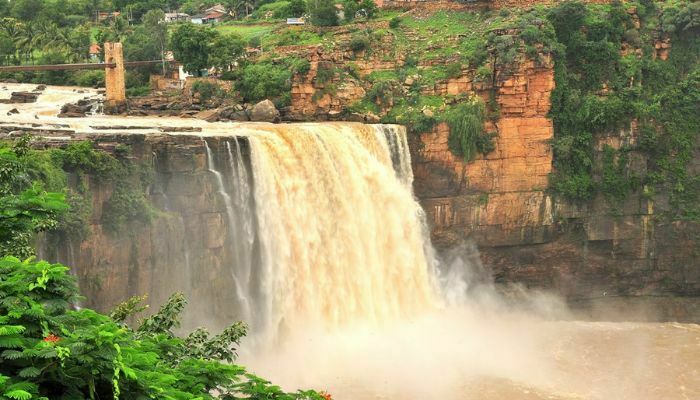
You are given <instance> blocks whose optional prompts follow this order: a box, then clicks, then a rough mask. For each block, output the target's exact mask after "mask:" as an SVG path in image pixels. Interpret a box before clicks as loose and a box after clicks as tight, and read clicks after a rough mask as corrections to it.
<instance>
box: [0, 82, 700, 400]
mask: <svg viewBox="0 0 700 400" xmlns="http://www.w3.org/2000/svg"><path fill="white" fill-rule="evenodd" d="M34 88H35V85H27V84H0V98H9V96H10V92H12V91H18V90H33V89H34ZM81 90H82V92H80V91H78V89H76V88H58V87H49V88H47V89H46V91H44V94H42V95H41V96H40V101H39V103H34V104H0V115H1V116H2V118H0V124H41V125H51V124H54V125H56V126H58V125H61V126H62V127H63V128H64V129H70V130H73V131H76V132H95V131H96V130H94V129H92V128H91V126H96V125H100V126H102V127H104V126H105V125H120V126H124V125H129V126H145V127H148V128H142V129H130V130H129V131H130V132H151V131H154V130H155V128H157V127H162V126H195V127H201V128H202V132H201V135H203V136H207V135H232V134H233V129H232V128H234V127H236V126H239V125H237V124H226V123H214V124H209V123H206V122H204V121H199V120H193V119H178V118H153V117H151V118H147V117H108V116H99V115H96V116H91V117H86V118H78V119H59V118H56V114H57V113H58V109H59V108H60V106H61V105H62V104H64V103H66V102H75V101H77V100H79V99H81V98H85V97H97V96H98V94H97V92H96V91H95V90H84V89H81ZM13 108H16V109H17V111H18V113H15V114H8V112H9V111H10V110H12V109H13ZM240 129H245V128H244V127H241V128H240ZM99 131H100V132H105V133H111V132H114V131H119V129H116V130H109V129H106V130H105V129H103V128H101V129H100V130H99ZM185 134H187V133H185ZM189 134H191V133H189ZM196 134H197V135H199V134H200V133H196ZM236 134H240V131H236ZM495 302H496V303H497V302H498V301H497V300H496V301H495ZM558 315H560V317H557V318H551V317H549V318H545V317H543V316H541V315H539V314H537V313H535V314H533V313H530V312H519V311H514V310H512V309H510V308H508V307H506V306H502V305H500V306H494V305H493V302H491V305H478V306H477V305H470V306H462V307H451V308H449V307H448V308H445V309H440V310H437V311H433V312H428V313H427V314H425V315H423V316H419V317H415V318H413V319H409V320H403V321H400V322H394V323H390V322H387V323H386V324H384V325H383V326H381V327H379V328H377V327H376V326H374V327H363V326H355V327H353V328H352V329H345V330H342V331H340V332H336V333H328V332H326V331H325V330H323V329H321V328H318V329H316V328H314V326H313V325H312V324H309V325H308V326H307V327H305V328H304V329H301V330H299V331H296V332H292V333H291V334H290V335H289V336H288V337H286V338H285V339H284V340H280V341H278V342H276V343H274V345H267V346H257V345H255V344H254V343H251V342H254V339H249V341H248V342H247V343H244V344H243V348H242V350H241V360H240V361H241V363H242V364H244V365H247V366H249V368H250V369H251V370H252V371H253V372H255V373H258V374H260V375H262V376H265V377H266V378H269V379H271V380H272V381H274V382H276V383H279V384H281V385H282V386H283V387H284V388H286V389H294V388H300V387H301V388H314V389H317V390H327V391H328V392H329V393H331V394H332V395H333V398H334V399H336V400H338V399H352V400H363V399H481V400H489V399H494V400H495V399H499V400H500V399H512V400H535V399H590V400H597V399H614V400H622V399H630V400H632V399H634V400H647V399H648V400H652V399H669V400H671V399H679V400H680V399H700V325H695V324H683V323H672V322H669V323H653V322H595V321H593V322H591V321H578V320H576V319H575V318H573V317H571V314H568V313H567V312H566V311H565V310H564V311H563V312H562V313H560V314H558ZM561 315H564V317H561ZM620 320H624V318H620ZM246 345H249V346H246Z"/></svg>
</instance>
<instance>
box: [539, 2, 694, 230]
mask: <svg viewBox="0 0 700 400" xmlns="http://www.w3.org/2000/svg"><path fill="white" fill-rule="evenodd" d="M635 5H636V6H637V8H638V10H639V14H640V17H641V26H640V27H639V28H636V27H635V25H634V24H633V23H632V21H631V18H630V17H629V15H628V14H627V13H626V11H625V9H624V6H623V5H622V4H621V3H612V4H610V5H608V6H598V7H591V6H585V5H583V4H580V3H565V4H563V5H561V6H558V7H556V8H554V9H552V10H551V11H549V12H548V15H547V18H548V21H549V22H550V23H551V24H552V26H553V28H554V30H555V32H556V39H557V40H558V41H559V43H561V48H562V49H563V51H562V52H560V53H556V55H557V60H556V64H555V79H556V89H555V91H554V92H553V94H552V111H551V114H550V115H551V117H552V118H553V120H554V124H555V125H554V127H555V141H554V143H553V147H554V151H555V167H556V173H555V174H554V175H553V176H552V186H553V188H554V189H555V190H556V191H558V192H559V193H561V194H562V195H564V196H566V197H569V198H572V199H589V198H591V197H592V196H593V195H594V194H595V193H596V192H598V191H600V192H602V193H604V194H606V195H608V196H610V197H613V198H617V199H621V198H624V196H625V195H626V194H627V193H629V192H630V191H632V190H636V189H637V188H639V187H641V186H643V185H660V186H661V187H663V188H664V189H665V190H663V191H664V192H665V193H669V194H670V199H669V200H670V203H671V204H672V211H671V213H672V214H673V215H672V216H673V217H674V218H681V219H684V218H690V219H698V218H700V212H699V211H700V210H699V208H698V205H697V204H698V199H699V194H700V190H699V189H700V186H699V185H698V178H697V177H694V176H689V175H688V174H687V168H686V166H687V164H688V161H689V160H690V159H691V158H692V152H693V147H694V146H696V141H697V134H698V132H699V131H700V117H699V116H698V113H697V110H698V109H699V108H700V89H699V87H700V86H699V83H700V80H699V78H700V70H699V69H698V59H699V57H700V45H698V43H697V37H698V36H697V35H698V30H699V28H698V27H699V25H700V19H698V18H700V17H699V16H698V15H699V14H698V11H697V10H698V5H697V3H689V2H667V3H664V4H658V5H655V4H654V3H649V4H646V5H645V4H641V3H639V4H635ZM655 7H660V8H659V9H655ZM659 15H660V18H659V17H658V16H659ZM659 25H660V27H661V29H662V31H663V33H664V34H665V35H668V36H669V37H670V39H671V42H672V43H673V46H672V48H671V51H670V55H669V59H668V60H666V61H664V60H661V59H659V58H658V57H656V54H655V51H656V50H655V49H654V47H653V46H652V44H653V43H652V42H651V41H652V39H653V38H654V34H655V32H656V29H657V27H658V26H659ZM630 41H631V42H633V43H630ZM625 42H627V43H629V44H631V45H636V46H640V45H641V56H639V57H635V56H633V55H628V56H622V55H621V49H622V45H623V43H625ZM602 93H604V95H602ZM632 121H638V123H639V125H640V131H641V134H642V138H641V141H640V142H641V144H640V148H639V149H637V150H638V151H642V152H643V153H645V154H646V155H647V156H648V157H650V160H651V165H650V166H649V168H648V170H647V171H639V172H636V171H633V170H631V169H630V165H629V156H628V153H629V151H630V150H633V149H624V148H623V149H621V150H620V151H615V150H613V149H610V148H605V149H604V151H603V164H604V166H603V171H602V174H601V176H600V177H598V175H597V174H596V173H595V171H594V169H593V168H594V164H595V163H594V153H595V152H594V148H593V147H594V146H593V144H594V138H595V137H596V135H600V134H606V133H614V132H618V131H620V130H624V129H629V128H628V127H629V126H630V123H631V122H632ZM645 172H646V174H645ZM640 174H641V175H640Z"/></svg>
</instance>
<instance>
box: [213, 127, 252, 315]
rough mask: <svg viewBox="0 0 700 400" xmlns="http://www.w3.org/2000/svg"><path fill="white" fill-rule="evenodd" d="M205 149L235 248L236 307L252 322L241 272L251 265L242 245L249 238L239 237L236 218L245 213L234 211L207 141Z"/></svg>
mask: <svg viewBox="0 0 700 400" xmlns="http://www.w3.org/2000/svg"><path fill="white" fill-rule="evenodd" d="M204 147H205V149H206V152H207V168H208V169H209V172H211V173H212V174H213V175H214V177H215V180H216V185H217V193H218V194H219V195H220V196H221V198H222V199H223V201H224V206H225V209H226V222H227V225H228V231H229V233H230V235H231V238H230V241H231V244H232V247H233V249H232V251H233V255H234V262H233V265H231V266H230V272H231V277H232V279H233V284H234V285H235V288H234V290H235V292H236V295H237V299H238V302H239V304H237V305H236V306H238V307H240V309H241V313H242V315H241V318H242V319H243V320H245V321H251V318H252V313H251V309H250V308H251V307H250V300H249V297H247V296H246V294H247V292H248V290H247V288H248V286H249V285H248V284H249V282H247V281H246V278H247V277H246V276H245V274H241V270H243V271H247V270H249V268H250V266H249V265H245V264H244V263H245V260H244V258H243V257H242V256H241V255H242V251H241V243H245V242H247V241H248V238H245V237H242V236H241V235H239V233H240V230H239V229H237V228H239V227H240V224H239V223H238V221H237V218H236V217H237V215H241V214H244V213H245V212H240V210H239V212H238V213H237V212H236V210H234V205H233V201H232V200H231V195H229V193H228V191H227V189H226V187H225V186H224V178H223V174H222V173H221V172H219V171H218V170H217V168H216V165H215V163H214V156H213V152H212V151H211V148H210V147H209V144H208V143H207V141H206V140H204Z"/></svg>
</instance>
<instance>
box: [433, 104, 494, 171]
mask: <svg viewBox="0 0 700 400" xmlns="http://www.w3.org/2000/svg"><path fill="white" fill-rule="evenodd" d="M443 119H444V121H445V122H447V125H448V126H449V127H450V136H449V138H448V145H449V147H450V150H451V151H452V153H453V154H455V155H458V156H461V157H463V158H464V160H465V161H470V160H473V159H474V157H476V155H477V154H488V153H490V152H492V151H493V150H494V148H495V146H494V144H493V137H494V136H495V135H494V134H491V133H487V132H486V131H485V129H484V123H485V121H486V105H485V104H484V101H483V100H482V99H481V98H480V97H477V98H473V99H471V100H469V101H467V102H464V103H459V104H457V105H455V106H453V107H452V108H451V109H450V110H448V111H447V112H446V113H445V115H444V116H443Z"/></svg>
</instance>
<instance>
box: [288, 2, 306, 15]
mask: <svg viewBox="0 0 700 400" xmlns="http://www.w3.org/2000/svg"><path fill="white" fill-rule="evenodd" d="M305 11H306V1H304V0H291V1H290V2H289V11H288V16H289V17H292V18H296V17H301V16H302V15H304V12H305Z"/></svg>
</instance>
